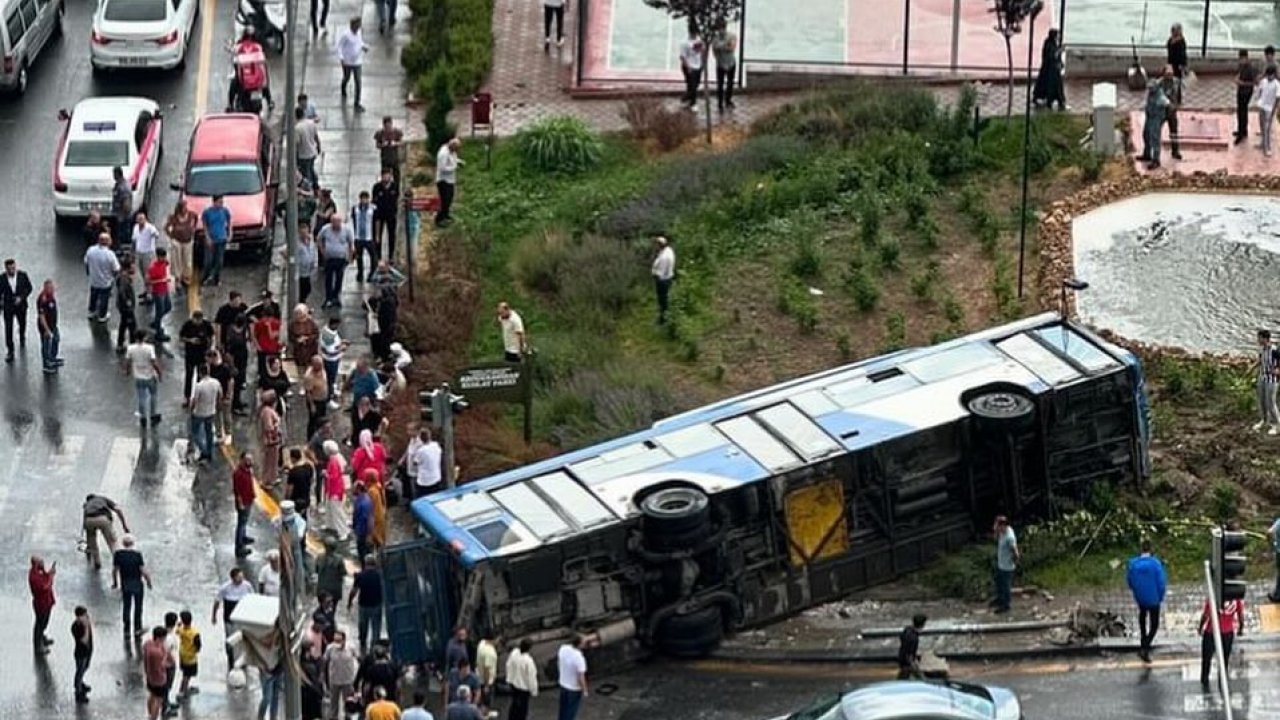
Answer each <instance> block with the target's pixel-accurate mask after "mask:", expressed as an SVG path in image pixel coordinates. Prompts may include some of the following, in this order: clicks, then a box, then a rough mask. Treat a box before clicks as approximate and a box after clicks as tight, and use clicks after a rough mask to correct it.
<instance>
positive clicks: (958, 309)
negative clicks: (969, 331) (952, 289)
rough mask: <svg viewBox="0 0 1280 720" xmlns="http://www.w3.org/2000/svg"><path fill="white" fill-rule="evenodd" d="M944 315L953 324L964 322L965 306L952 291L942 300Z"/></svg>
mask: <svg viewBox="0 0 1280 720" xmlns="http://www.w3.org/2000/svg"><path fill="white" fill-rule="evenodd" d="M942 315H943V317H945V318H946V319H947V322H948V323H949V324H951V325H963V324H964V307H962V306H961V305H960V302H959V301H958V300H956V298H955V296H954V295H952V294H951V293H947V296H946V298H944V299H943V301H942Z"/></svg>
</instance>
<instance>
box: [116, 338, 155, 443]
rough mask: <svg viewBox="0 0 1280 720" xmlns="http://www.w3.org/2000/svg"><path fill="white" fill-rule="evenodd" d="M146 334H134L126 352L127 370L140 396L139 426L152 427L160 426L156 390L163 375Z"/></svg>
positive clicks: (153, 348)
mask: <svg viewBox="0 0 1280 720" xmlns="http://www.w3.org/2000/svg"><path fill="white" fill-rule="evenodd" d="M146 339H147V338H146V333H145V332H134V334H133V343H132V344H130V345H129V347H128V349H127V350H125V351H124V362H125V369H126V370H127V371H128V372H129V374H130V375H131V376H133V386H134V390H135V391H136V392H137V394H138V424H140V425H141V426H142V427H144V428H145V427H146V426H147V421H148V420H150V421H151V425H152V427H155V426H157V425H159V424H160V413H159V412H157V410H158V409H159V405H158V404H157V400H156V390H157V389H158V386H159V384H160V378H161V377H162V375H163V373H162V371H161V370H160V363H159V362H158V361H157V360H156V348H155V346H154V345H151V344H150V343H148V342H146Z"/></svg>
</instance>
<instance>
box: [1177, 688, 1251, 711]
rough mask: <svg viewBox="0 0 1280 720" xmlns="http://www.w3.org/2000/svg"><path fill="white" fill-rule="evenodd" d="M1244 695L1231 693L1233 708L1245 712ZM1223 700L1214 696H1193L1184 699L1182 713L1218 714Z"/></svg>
mask: <svg viewBox="0 0 1280 720" xmlns="http://www.w3.org/2000/svg"><path fill="white" fill-rule="evenodd" d="M1244 700H1245V698H1244V693H1231V708H1232V709H1233V710H1244ZM1221 710H1222V698H1221V697H1219V696H1217V695H1213V694H1193V695H1187V696H1185V697H1183V698H1182V711H1183V712H1187V713H1204V712H1218V711H1221Z"/></svg>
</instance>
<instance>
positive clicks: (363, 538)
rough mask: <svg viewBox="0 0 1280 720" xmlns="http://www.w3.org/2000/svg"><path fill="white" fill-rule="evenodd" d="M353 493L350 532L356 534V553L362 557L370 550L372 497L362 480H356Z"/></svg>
mask: <svg viewBox="0 0 1280 720" xmlns="http://www.w3.org/2000/svg"><path fill="white" fill-rule="evenodd" d="M355 493H356V496H355V498H354V499H353V500H352V501H351V506H352V512H351V532H352V534H354V535H355V536H356V554H357V555H359V556H360V557H364V556H366V555H368V554H369V552H370V545H369V536H370V535H371V534H372V533H373V498H371V497H369V490H368V489H367V488H365V486H364V482H363V481H357V482H356V485H355Z"/></svg>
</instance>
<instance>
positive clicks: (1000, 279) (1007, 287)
mask: <svg viewBox="0 0 1280 720" xmlns="http://www.w3.org/2000/svg"><path fill="white" fill-rule="evenodd" d="M1015 283H1016V279H1015V278H1014V276H1013V266H1012V264H1011V263H1010V262H1009V259H1008V258H1007V257H1004V256H1000V257H997V258H996V262H995V268H994V270H993V272H992V276H991V294H992V295H993V296H994V297H995V300H996V310H997V312H999V314H1000V318H1001V319H1004V320H1012V319H1014V318H1017V317H1018V316H1019V315H1021V314H1022V301H1021V300H1019V299H1018V289H1017V285H1016V284H1015Z"/></svg>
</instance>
